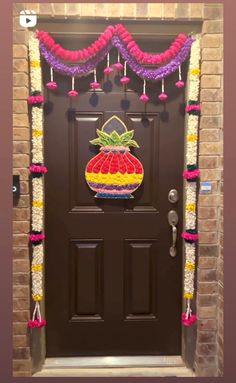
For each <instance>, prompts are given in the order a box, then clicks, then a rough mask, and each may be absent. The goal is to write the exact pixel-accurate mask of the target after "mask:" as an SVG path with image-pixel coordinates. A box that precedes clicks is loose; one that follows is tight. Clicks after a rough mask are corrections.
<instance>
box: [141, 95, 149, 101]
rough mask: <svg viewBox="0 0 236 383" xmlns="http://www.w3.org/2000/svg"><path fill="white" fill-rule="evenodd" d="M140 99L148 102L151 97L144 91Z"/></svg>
mask: <svg viewBox="0 0 236 383" xmlns="http://www.w3.org/2000/svg"><path fill="white" fill-rule="evenodd" d="M139 100H140V101H142V102H147V101H149V97H148V96H147V95H146V94H145V93H143V94H142V95H141V96H140V97H139Z"/></svg>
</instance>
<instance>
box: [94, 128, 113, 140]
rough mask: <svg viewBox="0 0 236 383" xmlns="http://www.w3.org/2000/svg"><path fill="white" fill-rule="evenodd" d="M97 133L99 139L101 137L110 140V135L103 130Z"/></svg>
mask: <svg viewBox="0 0 236 383" xmlns="http://www.w3.org/2000/svg"><path fill="white" fill-rule="evenodd" d="M96 132H97V135H98V137H100V138H104V139H106V140H107V139H109V138H110V135H109V134H107V133H105V132H103V131H102V130H99V129H97V130H96Z"/></svg>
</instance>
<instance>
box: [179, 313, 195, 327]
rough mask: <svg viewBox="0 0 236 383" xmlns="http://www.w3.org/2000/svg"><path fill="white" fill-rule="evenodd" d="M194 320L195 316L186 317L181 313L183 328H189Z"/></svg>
mask: <svg viewBox="0 0 236 383" xmlns="http://www.w3.org/2000/svg"><path fill="white" fill-rule="evenodd" d="M196 320H197V317H196V315H194V314H192V315H191V316H188V315H187V314H186V313H182V323H183V325H184V326H191V325H192V324H194V323H195V322H196Z"/></svg>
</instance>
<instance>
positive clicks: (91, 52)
mask: <svg viewBox="0 0 236 383" xmlns="http://www.w3.org/2000/svg"><path fill="white" fill-rule="evenodd" d="M114 35H117V36H118V37H120V39H121V40H122V41H123V42H124V44H125V45H126V46H127V48H128V50H129V51H130V54H132V56H133V57H134V58H135V59H136V60H137V61H138V62H139V63H141V64H153V65H154V64H155V65H157V64H161V63H164V62H165V61H167V60H170V59H171V58H174V57H175V56H176V55H177V54H178V52H179V51H180V49H181V48H182V47H183V44H184V42H185V41H186V39H187V38H188V37H187V36H186V35H185V34H183V33H180V34H179V35H178V36H177V38H176V39H175V40H174V41H173V43H172V44H171V45H170V47H169V48H168V49H167V50H165V51H164V52H162V53H157V54H151V53H148V52H143V51H142V50H141V49H140V47H139V46H138V44H137V43H136V42H135V41H134V40H133V37H132V35H131V34H130V33H129V31H128V30H127V29H126V28H125V27H124V26H123V25H122V24H117V25H116V26H113V25H109V26H108V27H107V28H106V29H105V31H104V32H103V33H102V34H101V35H100V36H99V38H98V39H97V40H95V41H94V42H93V43H92V44H91V45H90V46H88V47H87V48H84V49H79V50H75V51H71V50H68V49H64V48H62V46H61V45H60V44H57V43H56V42H55V40H54V39H53V38H52V37H51V36H50V34H49V33H48V32H45V31H42V30H41V31H37V32H36V36H37V38H38V39H39V40H40V41H41V42H42V43H44V44H45V45H46V47H47V48H48V49H50V50H51V52H52V53H54V54H55V55H56V56H57V57H59V58H60V59H62V60H65V61H72V62H76V61H87V60H88V59H90V58H91V57H93V56H95V55H96V54H97V53H99V52H100V51H101V50H102V49H103V48H105V47H106V46H107V44H108V43H109V42H110V41H111V39H112V37H113V36H114ZM117 64H119V67H118V66H117V67H116V68H117V69H119V70H120V69H122V68H121V65H122V64H120V63H117ZM115 65H116V64H115Z"/></svg>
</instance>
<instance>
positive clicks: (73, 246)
mask: <svg viewBox="0 0 236 383" xmlns="http://www.w3.org/2000/svg"><path fill="white" fill-rule="evenodd" d="M74 44H75V42H74ZM80 44H81V45H82V46H83V42H80ZM64 46H66V44H65V41H64ZM67 47H68V48H70V49H73V48H74V47H75V45H71V44H69V43H68V42H67ZM77 48H78V45H77ZM145 48H146V49H149V50H150V51H151V50H154V51H155V50H156V46H155V47H152V45H151V44H148V43H147V44H146V47H145ZM163 49H165V46H164V45H163V44H162V45H161V44H160V50H163ZM116 55H117V52H116V51H115V50H112V52H111V56H110V59H111V62H115V61H116ZM103 66H105V62H104V63H101V64H100V67H101V70H102V68H103ZM182 72H183V73H182V76H183V78H185V75H186V66H183V68H182ZM98 73H99V71H98ZM43 75H44V82H45V83H46V82H47V80H48V76H49V69H48V67H47V65H45V66H44V67H43ZM98 75H99V74H98ZM129 75H130V77H131V83H130V86H129V90H127V91H126V92H125V91H124V89H123V87H122V86H120V85H119V82H118V81H117V73H113V74H112V75H111V76H110V77H109V79H108V81H107V79H105V80H102V79H101V82H102V85H103V89H104V90H103V91H97V92H96V93H94V92H93V91H90V90H89V86H88V84H89V82H90V81H91V79H92V77H91V76H92V75H91V76H90V77H89V76H88V78H85V79H83V78H81V79H79V80H77V82H78V88H79V89H80V90H81V93H80V95H79V97H78V98H76V99H73V100H71V99H69V98H68V96H67V95H66V92H67V91H68V90H69V89H70V79H68V78H65V77H63V76H60V75H58V74H55V79H56V81H57V82H58V84H59V89H58V90H57V91H55V92H47V90H45V97H46V100H47V102H46V105H45V112H46V116H45V163H46V165H47V167H48V169H49V171H48V173H47V174H46V175H45V199H46V209H45V230H46V240H45V251H46V257H45V259H46V265H45V284H46V316H47V328H46V332H47V333H46V335H47V336H46V339H47V347H46V348H47V356H73V355H74V356H79V355H149V354H150V355H151V354H152V355H176V354H180V353H181V322H180V319H181V300H182V299H181V297H182V255H181V247H182V246H181V245H182V241H181V237H180V234H179V235H178V240H177V254H178V255H177V257H176V258H172V257H171V256H170V255H169V247H170V245H171V240H172V238H171V228H170V226H169V224H168V220H167V214H168V211H169V210H170V209H173V208H174V209H175V210H176V211H177V212H178V215H179V224H178V231H179V232H180V230H181V226H182V200H181V196H182V171H183V156H184V150H183V144H184V114H183V113H182V103H183V99H184V94H183V90H179V89H178V90H176V89H174V82H175V80H176V79H175V76H176V74H173V75H171V76H170V78H169V80H168V82H167V85H166V86H167V88H168V87H169V88H170V90H169V93H170V94H171V96H170V99H169V101H168V102H167V103H166V104H164V105H163V104H161V103H160V102H159V101H157V93H158V92H159V90H160V89H159V88H158V87H159V85H157V84H148V86H147V90H148V94H149V95H150V98H151V102H149V103H148V104H147V105H143V104H142V103H141V102H140V101H139V99H138V96H139V93H138V92H140V90H141V87H142V86H141V85H142V84H141V82H140V81H141V80H140V79H138V78H137V77H136V76H135V75H134V74H132V73H129ZM169 82H170V83H172V84H171V85H168V84H169ZM113 115H116V116H118V117H119V118H120V119H121V120H123V121H124V122H125V124H126V125H127V128H128V130H131V129H134V131H135V136H134V139H135V140H137V142H138V143H139V145H140V148H137V149H136V148H135V149H132V150H131V151H132V153H133V154H134V155H135V156H137V158H139V160H140V161H141V162H142V164H143V167H144V180H143V183H142V185H141V186H140V188H139V189H137V190H136V191H135V192H134V193H133V195H134V199H132V200H106V199H98V198H94V194H95V193H94V192H93V191H92V190H91V189H90V188H89V187H88V185H87V184H86V180H85V176H84V172H85V167H86V164H87V163H88V162H89V160H90V159H91V158H92V157H93V156H94V155H95V154H97V153H98V151H99V148H98V147H95V146H93V145H91V144H90V143H89V141H90V140H92V139H93V138H95V137H96V129H98V128H101V126H102V124H103V123H104V122H105V121H106V120H107V119H108V118H110V117H111V116H113ZM172 188H175V189H177V190H178V192H179V194H180V200H179V201H178V203H177V204H175V205H172V204H170V202H168V192H169V190H170V189H172Z"/></svg>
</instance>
